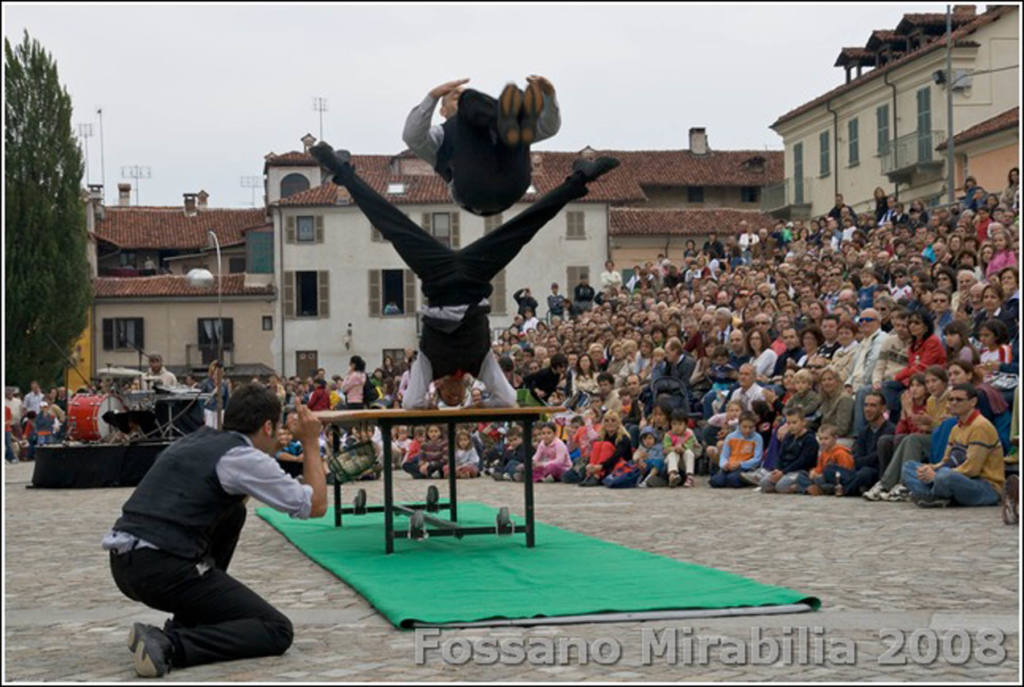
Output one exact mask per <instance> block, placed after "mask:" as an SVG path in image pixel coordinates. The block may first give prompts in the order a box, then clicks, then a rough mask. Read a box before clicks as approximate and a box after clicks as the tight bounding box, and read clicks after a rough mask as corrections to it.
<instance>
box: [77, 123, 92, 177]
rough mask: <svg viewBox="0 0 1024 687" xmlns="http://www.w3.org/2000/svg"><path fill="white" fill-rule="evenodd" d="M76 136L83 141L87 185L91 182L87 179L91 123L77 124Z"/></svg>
mask: <svg viewBox="0 0 1024 687" xmlns="http://www.w3.org/2000/svg"><path fill="white" fill-rule="evenodd" d="M78 137H79V138H80V139H82V141H84V142H85V145H84V146H83V147H84V149H85V185H86V186H88V185H89V184H90V183H91V182H90V181H89V139H90V138H92V124H88V123H83V124H79V125H78Z"/></svg>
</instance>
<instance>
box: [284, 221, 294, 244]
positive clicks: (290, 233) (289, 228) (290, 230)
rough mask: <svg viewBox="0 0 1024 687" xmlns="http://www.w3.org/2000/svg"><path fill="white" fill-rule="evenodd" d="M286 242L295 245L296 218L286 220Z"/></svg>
mask: <svg viewBox="0 0 1024 687" xmlns="http://www.w3.org/2000/svg"><path fill="white" fill-rule="evenodd" d="M284 242H285V243H295V218H294V217H285V219H284Z"/></svg>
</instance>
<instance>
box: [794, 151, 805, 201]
mask: <svg viewBox="0 0 1024 687" xmlns="http://www.w3.org/2000/svg"><path fill="white" fill-rule="evenodd" d="M803 202H804V144H803V143H797V144H796V145H794V146H793V203H794V205H802V204H803Z"/></svg>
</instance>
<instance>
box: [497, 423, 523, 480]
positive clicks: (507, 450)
mask: <svg viewBox="0 0 1024 687" xmlns="http://www.w3.org/2000/svg"><path fill="white" fill-rule="evenodd" d="M525 462H526V446H525V444H524V443H523V430H522V428H521V427H519V426H518V425H513V426H512V427H509V428H508V433H507V434H506V435H505V443H504V444H503V445H502V447H501V451H500V452H498V453H497V456H496V457H492V459H491V463H490V464H489V465H488V469H489V470H490V471H491V472H490V475H491V477H493V478H494V479H496V480H511V479H512V478H513V476H514V475H515V474H516V468H517V467H518V466H520V465H522V464H523V463H525Z"/></svg>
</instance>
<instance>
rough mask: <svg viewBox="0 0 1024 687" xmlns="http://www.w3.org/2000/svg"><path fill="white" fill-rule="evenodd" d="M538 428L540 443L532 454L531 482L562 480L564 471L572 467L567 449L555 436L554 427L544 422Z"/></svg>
mask: <svg viewBox="0 0 1024 687" xmlns="http://www.w3.org/2000/svg"><path fill="white" fill-rule="evenodd" d="M538 427H539V428H540V441H539V442H538V443H537V450H536V452H534V454H533V481H534V482H555V481H558V480H561V479H562V475H563V474H564V473H565V471H566V470H568V469H569V468H571V467H572V461H571V460H569V449H568V448H567V447H566V445H565V443H564V442H563V441H562V440H561V439H559V438H558V437H556V436H555V425H554V424H553V423H550V422H544V423H541V424H540V425H538Z"/></svg>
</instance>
